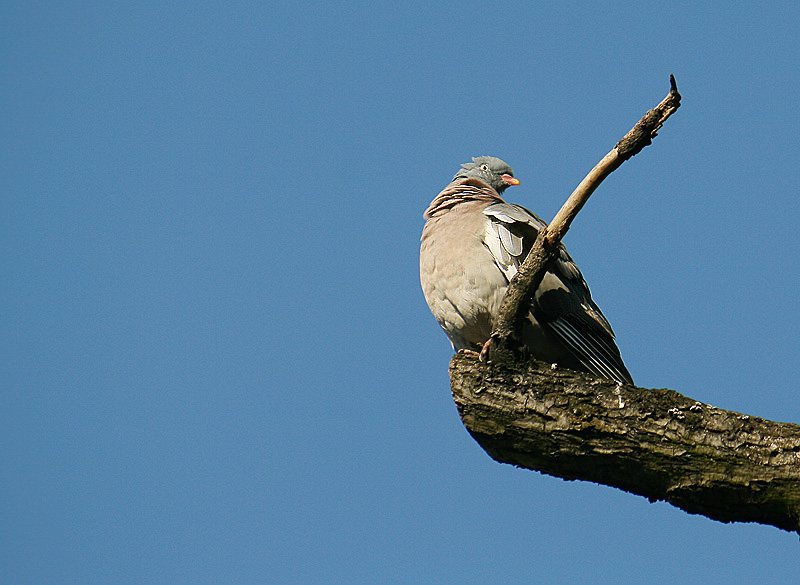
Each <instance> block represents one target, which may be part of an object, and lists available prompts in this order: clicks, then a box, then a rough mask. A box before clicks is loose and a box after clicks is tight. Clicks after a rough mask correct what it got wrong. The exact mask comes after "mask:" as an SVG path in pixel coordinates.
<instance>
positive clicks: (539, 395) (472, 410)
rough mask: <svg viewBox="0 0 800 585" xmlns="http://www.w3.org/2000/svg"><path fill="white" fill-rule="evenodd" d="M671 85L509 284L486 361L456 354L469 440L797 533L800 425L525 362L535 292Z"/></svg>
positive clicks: (454, 368)
mask: <svg viewBox="0 0 800 585" xmlns="http://www.w3.org/2000/svg"><path fill="white" fill-rule="evenodd" d="M670 86H671V87H670V92H669V94H668V95H667V97H666V98H664V100H663V101H662V102H661V103H660V104H659V105H658V106H656V107H655V108H654V109H652V110H650V111H648V112H647V114H645V116H644V117H643V118H642V119H641V120H640V121H639V122H638V123H637V124H636V125H635V126H634V127H633V128H632V129H631V131H630V132H628V134H626V135H625V137H624V138H623V139H622V140H620V141H619V142H618V143H617V145H616V146H615V147H614V149H613V150H612V151H611V152H609V153H608V154H607V155H606V156H605V157H604V158H603V159H602V160H601V161H600V162H599V163H598V164H597V165H596V166H595V167H594V169H592V171H591V172H590V173H589V174H588V175H587V176H586V178H585V179H584V180H583V181H581V183H580V185H578V187H577V188H576V189H575V191H574V192H573V193H572V195H571V196H570V197H569V199H568V200H567V202H566V203H565V204H564V206H563V207H562V208H561V210H560V211H559V212H558V214H556V217H555V218H554V219H553V221H552V222H550V225H548V226H547V228H546V229H544V230H541V232H540V233H539V236H538V238H537V239H536V242H535V243H534V245H533V248H532V249H531V251H530V252H529V254H528V257H527V258H526V259H525V262H524V263H523V264H522V266H521V267H520V268H519V271H518V273H517V275H516V276H515V277H514V278H513V279H512V280H511V282H510V283H509V286H508V290H507V292H506V295H505V297H504V299H503V303H502V306H501V308H500V311H499V314H498V316H497V318H496V319H495V323H494V329H493V331H492V336H491V338H490V339H489V342H487V344H486V346H484V351H483V352H482V353H481V356H480V357H481V359H476V358H475V356H474V355H469V354H461V353H459V354H456V355H455V356H454V357H453V359H452V361H451V362H450V381H451V386H452V390H453V399H454V400H455V402H456V405H457V407H458V412H459V414H460V415H461V420H462V421H463V422H464V426H466V428H467V430H469V432H470V433H471V434H472V436H473V437H474V438H475V440H477V441H478V443H480V445H481V446H482V447H483V448H484V449H485V450H486V452H487V453H488V454H489V455H490V456H491V457H492V458H494V459H495V460H497V461H500V462H502V463H510V464H512V465H518V466H520V467H525V468H527V469H533V470H537V471H541V472H543V473H548V474H551V475H555V476H558V477H562V478H564V479H582V480H587V481H594V482H598V483H602V484H605V485H609V486H613V487H617V488H620V489H623V490H626V491H628V492H631V493H634V494H639V495H642V496H645V497H647V498H649V499H650V500H651V501H655V500H664V501H667V502H669V503H671V504H673V505H675V506H677V507H679V508H681V509H683V510H685V511H687V512H690V513H693V514H703V515H705V516H708V517H709V518H713V519H715V520H720V521H722V522H734V521H741V522H760V523H763V524H771V525H773V526H777V527H778V528H782V529H784V530H790V531H796V532H798V533H800V425H795V424H789V423H777V422H772V421H768V420H764V419H761V418H756V417H752V416H747V415H744V414H739V413H736V412H729V411H725V410H721V409H719V408H715V407H713V406H709V405H707V404H702V403H700V402H697V401H694V400H691V399H689V398H686V397H685V396H682V395H680V394H678V393H677V392H674V391H672V390H666V389H662V390H648V389H643V388H637V387H634V386H624V385H617V384H615V383H614V382H609V381H606V380H600V379H597V378H594V377H592V376H591V375H589V374H583V373H578V372H572V371H569V370H554V369H552V368H551V367H550V366H548V365H546V364H542V363H539V362H531V361H528V362H523V361H521V360H520V358H522V357H523V356H524V354H523V352H522V349H521V348H522V345H521V342H520V338H519V332H520V331H521V322H522V320H523V319H524V317H525V315H526V314H527V312H528V309H529V303H530V294H529V292H528V291H535V290H536V289H537V288H538V286H539V284H540V283H541V280H542V277H543V275H544V272H545V270H546V268H547V266H548V264H549V263H550V261H551V260H552V259H553V258H554V257H555V255H556V254H557V252H558V244H559V242H560V241H561V238H562V237H563V236H564V234H565V233H566V232H567V230H568V229H569V226H570V223H571V222H572V220H573V219H574V218H575V215H576V214H577V213H578V211H580V209H581V208H582V207H583V205H584V204H585V203H586V201H587V199H588V198H589V196H590V195H591V194H592V192H593V191H594V190H595V189H596V188H597V186H598V185H599V184H600V183H601V182H602V181H603V179H605V178H606V177H607V176H608V175H609V174H611V173H612V172H613V171H614V170H615V169H617V168H619V166H620V165H622V163H623V162H624V161H626V160H627V159H629V158H630V157H632V156H634V155H635V154H637V153H638V152H639V151H641V150H642V149H643V148H644V147H645V146H647V145H648V144H650V143H651V141H652V139H653V137H654V136H655V135H656V132H657V131H658V130H659V129H660V128H661V125H662V124H663V123H664V121H665V120H666V119H667V118H668V117H669V116H670V115H671V114H672V113H673V112H675V110H677V109H678V107H679V106H680V99H681V97H680V94H679V93H678V88H677V86H676V84H675V78H674V77H672V76H670ZM487 354H488V357H489V361H488V362H487V361H483V359H482V358H484V357H486V356H487Z"/></svg>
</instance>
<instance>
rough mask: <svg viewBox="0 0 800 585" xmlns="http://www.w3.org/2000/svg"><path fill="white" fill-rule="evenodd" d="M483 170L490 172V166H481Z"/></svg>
mask: <svg viewBox="0 0 800 585" xmlns="http://www.w3.org/2000/svg"><path fill="white" fill-rule="evenodd" d="M481 170H482V171H488V170H489V165H487V164H486V163H483V164H482V165H481Z"/></svg>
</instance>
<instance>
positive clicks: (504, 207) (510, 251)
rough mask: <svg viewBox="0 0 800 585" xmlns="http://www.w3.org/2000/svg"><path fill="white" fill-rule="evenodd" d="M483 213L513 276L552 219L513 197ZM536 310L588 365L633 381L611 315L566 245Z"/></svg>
mask: <svg viewBox="0 0 800 585" xmlns="http://www.w3.org/2000/svg"><path fill="white" fill-rule="evenodd" d="M484 214H485V215H486V216H487V218H488V219H489V222H488V225H487V228H486V234H485V236H484V243H485V245H486V247H487V248H488V249H489V251H490V252H491V254H492V257H493V258H494V261H495V264H496V265H497V266H498V267H499V268H500V270H502V271H503V274H505V276H506V278H507V279H508V280H511V278H513V277H514V275H515V274H516V273H517V269H518V267H519V265H520V264H522V262H523V261H524V260H525V257H526V256H527V254H528V251H529V250H530V249H531V246H532V245H533V242H534V240H535V239H536V236H537V235H538V233H539V230H541V229H544V228H545V227H546V226H547V224H546V223H545V222H544V221H542V220H541V219H540V218H539V217H537V216H536V215H535V214H533V213H531V212H530V211H528V210H527V209H525V208H524V207H522V206H520V205H515V204H512V203H493V204H491V205H489V206H487V207H486V209H485V210H484ZM531 311H532V313H533V316H534V318H535V319H536V321H538V322H539V323H540V325H541V326H542V327H543V328H546V329H547V330H548V331H549V332H550V333H552V334H553V335H555V337H556V338H557V339H558V340H559V341H561V342H562V343H563V344H564V346H565V347H566V348H567V349H568V350H569V352H570V353H571V354H572V355H573V356H574V357H575V358H576V359H577V360H578V361H579V362H580V363H581V364H583V365H584V366H585V367H586V369H587V370H589V371H591V372H593V373H595V374H596V375H598V376H601V377H603V378H607V379H611V380H616V381H618V382H622V383H626V384H633V380H632V379H631V375H630V373H628V370H627V368H626V367H625V364H624V363H623V362H622V358H621V356H620V353H619V349H618V348H617V346H616V343H614V332H613V330H612V329H611V325H610V324H609V322H608V319H606V317H605V315H603V312H602V311H601V310H600V307H598V306H597V305H596V304H595V302H594V301H593V300H592V295H591V293H590V292H589V287H588V286H587V285H586V281H585V280H584V279H583V275H582V274H581V271H580V270H579V269H578V266H577V265H576V264H575V262H574V260H573V259H572V257H571V256H570V255H569V253H568V252H567V249H566V248H565V247H564V246H563V245H561V246H560V250H559V255H558V257H556V259H555V260H554V261H553V262H552V264H551V265H550V268H549V269H548V270H547V272H546V273H545V276H544V278H543V279H542V283H541V284H540V285H539V288H538V289H537V290H536V292H535V294H534V296H533V302H532V307H531Z"/></svg>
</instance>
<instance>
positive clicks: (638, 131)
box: [484, 75, 681, 360]
mask: <svg viewBox="0 0 800 585" xmlns="http://www.w3.org/2000/svg"><path fill="white" fill-rule="evenodd" d="M669 81H670V91H669V93H668V94H667V97H665V98H664V99H663V100H662V101H661V103H660V104H658V105H657V106H656V107H655V108H653V109H652V110H649V111H648V112H647V113H646V114H645V115H644V116H643V117H642V119H641V120H639V121H638V122H637V123H636V125H634V127H633V128H631V130H630V131H629V132H628V133H627V134H626V135H625V136H624V137H623V138H622V140H620V141H619V142H618V143H617V144H616V146H614V148H613V149H612V150H611V152H609V153H608V154H607V155H606V156H604V157H603V159H602V160H601V161H600V162H599V163H597V164H596V165H595V167H594V168H593V169H592V170H591V171H590V172H589V174H588V175H586V177H585V178H584V179H583V181H581V183H580V184H579V185H578V186H577V187H576V188H575V190H574V191H573V192H572V194H571V195H570V196H569V198H568V199H567V201H566V202H565V203H564V205H563V206H562V207H561V210H560V211H559V212H558V213H557V214H556V216H555V217H554V218H553V221H551V222H550V224H549V225H548V226H547V229H546V230H543V231H541V232H540V233H539V236H538V237H537V238H536V241H535V242H534V244H533V247H532V248H531V251H530V252H529V253H528V257H527V258H526V259H525V262H524V263H523V264H522V265H521V266H520V268H519V270H518V272H517V275H516V276H515V277H514V278H513V279H511V282H510V283H509V286H508V290H507V291H506V294H505V296H504V297H503V304H502V305H501V306H500V311H499V313H498V316H497V318H496V319H495V322H494V327H493V330H492V336H491V338H490V342H489V343H488V344H487V346H486V347H485V348H484V353H486V352H488V355H489V357H490V358H492V359H494V360H498V359H515V358H518V357H520V353H519V349H520V342H519V334H518V332H519V331H521V322H522V320H523V319H524V317H525V315H526V314H527V312H528V303H529V300H528V299H529V295H528V291H534V290H536V289H537V288H538V286H539V284H540V283H541V281H542V278H543V277H544V273H545V270H546V268H547V266H548V264H550V261H551V260H552V259H553V258H554V257H555V256H556V254H557V252H558V244H559V242H561V238H563V237H564V234H566V233H567V230H569V226H570V224H571V223H572V220H573V219H574V218H575V216H576V215H577V214H578V212H579V211H580V210H581V208H582V207H583V205H584V204H585V203H586V201H587V200H588V199H589V196H590V195H591V194H592V193H593V192H594V190H595V189H597V187H598V186H599V185H600V183H602V182H603V180H604V179H605V178H606V177H607V176H608V175H610V174H611V173H612V172H614V171H615V170H616V169H618V168H619V167H620V165H622V163H623V162H625V161H626V160H628V159H629V158H631V157H632V156H634V155H635V154H637V153H638V152H639V151H641V150H642V149H643V148H644V147H645V146H647V145H648V144H650V143H651V142H652V139H653V138H654V137H655V136H656V133H657V132H658V130H659V129H660V128H661V125H662V124H663V123H664V122H665V121H666V120H667V118H669V117H670V116H671V115H672V114H673V113H674V112H675V111H676V110H677V109H678V108H679V107H680V104H681V95H680V94H679V93H678V86H677V85H676V83H675V77H673V76H672V75H670V76H669Z"/></svg>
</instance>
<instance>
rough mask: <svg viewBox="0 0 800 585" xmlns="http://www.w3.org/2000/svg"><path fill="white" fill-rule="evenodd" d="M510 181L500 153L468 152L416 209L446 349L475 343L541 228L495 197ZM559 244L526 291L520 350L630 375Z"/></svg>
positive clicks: (428, 290) (426, 290)
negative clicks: (422, 210)
mask: <svg viewBox="0 0 800 585" xmlns="http://www.w3.org/2000/svg"><path fill="white" fill-rule="evenodd" d="M519 184H520V181H519V180H518V179H516V178H515V177H514V171H513V170H512V169H511V167H510V166H509V165H508V164H507V163H505V162H504V161H502V160H501V159H499V158H496V157H493V156H479V157H475V158H473V159H472V162H469V163H465V164H462V165H461V168H460V170H459V171H458V172H457V173H456V175H455V176H454V177H453V180H452V181H451V182H450V184H448V185H447V186H446V187H445V188H444V189H443V190H442V191H441V192H440V193H439V194H438V195H437V196H436V197H434V198H433V201H431V203H430V205H429V206H428V208H427V209H426V210H425V213H424V214H423V218H424V219H425V225H424V227H423V229H422V237H421V239H420V258H419V269H420V284H421V285H422V291H423V294H424V295H425V300H426V302H427V303H428V307H429V308H430V310H431V312H432V313H433V316H434V317H435V318H436V320H437V321H438V322H439V325H440V326H441V327H442V329H443V330H444V332H445V333H446V334H447V337H448V338H449V339H450V343H451V344H452V346H453V350H454V351H456V352H458V351H462V350H466V351H475V352H479V351H481V349H482V348H483V346H484V344H485V342H486V341H487V340H488V339H489V337H490V335H491V331H492V324H493V321H494V318H495V316H496V315H497V313H498V311H499V309H500V304H501V302H502V300H503V295H504V294H505V292H506V289H507V287H508V283H509V282H510V280H511V279H512V278H513V277H514V275H515V274H516V273H517V269H518V267H519V266H520V265H521V264H522V262H523V261H524V260H525V257H526V256H527V254H528V251H529V250H530V248H531V246H532V245H533V242H534V240H535V239H536V236H537V235H538V233H539V230H542V229H544V228H546V227H547V224H546V223H545V222H544V221H542V219H540V218H539V217H538V216H537V215H535V214H534V213H533V212H531V211H529V210H528V209H526V208H524V207H522V206H521V205H516V204H514V203H506V201H505V200H503V198H502V197H501V196H500V195H501V193H503V191H505V190H506V189H507V188H508V187H510V186H512V185H519ZM559 246H560V249H559V254H558V256H557V257H556V258H555V259H554V260H553V262H552V263H551V265H550V267H549V268H548V270H547V271H546V273H545V275H544V278H543V279H542V282H541V284H540V285H539V287H538V288H537V289H536V291H535V293H534V294H533V296H532V300H531V307H530V311H529V313H528V315H527V317H526V319H525V322H524V325H523V331H522V337H523V343H524V345H525V349H526V350H527V352H528V353H529V355H530V356H531V357H532V358H535V359H538V360H541V361H544V362H548V363H551V364H555V365H556V366H558V367H563V368H568V369H571V370H577V371H581V372H589V373H591V374H594V375H595V376H597V377H600V378H604V379H607V380H612V381H615V382H617V383H620V384H633V379H632V378H631V375H630V373H629V372H628V369H627V368H626V367H625V364H624V363H623V361H622V357H621V356H620V352H619V349H618V348H617V345H616V343H615V341H614V331H613V330H612V329H611V325H610V324H609V322H608V319H606V317H605V316H604V315H603V312H602V311H601V310H600V307H598V306H597V304H596V303H595V302H594V301H593V300H592V295H591V293H590V291H589V287H588V285H587V284H586V281H585V280H584V278H583V275H582V274H581V271H580V270H579V269H578V266H577V264H575V261H574V260H573V259H572V257H571V256H570V255H569V253H568V252H567V249H566V248H565V247H564V245H563V244H559Z"/></svg>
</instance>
